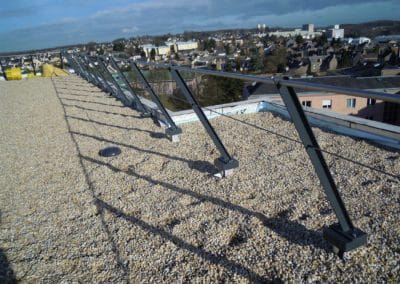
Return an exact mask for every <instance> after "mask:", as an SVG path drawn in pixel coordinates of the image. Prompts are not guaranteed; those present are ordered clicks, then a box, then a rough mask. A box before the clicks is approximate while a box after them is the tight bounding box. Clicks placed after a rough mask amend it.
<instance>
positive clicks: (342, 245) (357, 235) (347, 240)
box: [323, 224, 367, 257]
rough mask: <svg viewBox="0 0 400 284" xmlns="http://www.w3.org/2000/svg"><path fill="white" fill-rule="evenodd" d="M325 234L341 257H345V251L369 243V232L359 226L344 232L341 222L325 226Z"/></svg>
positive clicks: (325, 237)
mask: <svg viewBox="0 0 400 284" xmlns="http://www.w3.org/2000/svg"><path fill="white" fill-rule="evenodd" d="M323 236H324V239H326V240H327V241H328V242H329V243H330V244H331V245H332V246H333V248H334V251H335V253H337V254H338V255H339V257H343V254H344V253H345V252H347V251H350V250H353V249H356V248H358V247H360V246H362V245H365V244H366V243H367V233H365V232H363V231H361V230H360V229H357V228H354V229H353V230H350V231H348V232H344V231H343V230H342V228H341V227H340V225H339V224H333V225H331V226H329V227H328V228H324V233H323Z"/></svg>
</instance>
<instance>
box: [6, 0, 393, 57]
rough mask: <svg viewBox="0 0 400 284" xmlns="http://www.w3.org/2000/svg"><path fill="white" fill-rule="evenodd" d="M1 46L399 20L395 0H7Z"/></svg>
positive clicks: (25, 47)
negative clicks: (311, 24) (261, 26)
mask: <svg viewBox="0 0 400 284" xmlns="http://www.w3.org/2000/svg"><path fill="white" fill-rule="evenodd" d="M1 2H2V3H1V4H0V52H6V51H20V50H28V49H34V48H46V47H52V46H59V45H65V44H74V43H85V42H89V41H108V40H112V39H115V38H119V37H133V36H138V35H144V34H152V35H153V34H164V33H168V32H170V33H179V32H183V31H185V30H213V29H220V28H241V27H244V28H247V27H255V26H256V25H257V24H258V23H265V24H266V25H267V26H285V27H295V26H301V25H302V24H304V23H314V24H316V25H317V26H318V25H323V26H325V25H331V24H335V23H357V22H363V21H370V20H378V19H392V20H399V19H400V17H399V15H400V12H399V11H400V1H399V0H387V1H386V0H381V1H377V0H318V1H314V0H219V1H216V0H215V1H213V0H168V1H167V0H112V1H111V0H34V1H32V0H30V1H25V0H10V1H5V0H4V1H1Z"/></svg>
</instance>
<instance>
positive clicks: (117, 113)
mask: <svg viewBox="0 0 400 284" xmlns="http://www.w3.org/2000/svg"><path fill="white" fill-rule="evenodd" d="M60 99H61V98H60ZM63 106H65V107H75V108H78V109H81V110H88V111H93V112H99V113H104V114H112V115H119V116H122V117H132V118H139V119H142V118H143V117H141V116H138V115H130V114H123V113H119V112H110V111H106V110H98V109H93V108H87V107H82V106H79V105H69V104H65V103H63Z"/></svg>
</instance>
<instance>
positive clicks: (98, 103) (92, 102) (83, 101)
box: [61, 98, 125, 108]
mask: <svg viewBox="0 0 400 284" xmlns="http://www.w3.org/2000/svg"><path fill="white" fill-rule="evenodd" d="M61 99H62V100H66V101H72V102H82V103H89V104H96V105H102V106H109V107H119V108H125V107H124V106H121V105H114V104H106V103H100V102H94V101H86V100H79V99H68V98H61Z"/></svg>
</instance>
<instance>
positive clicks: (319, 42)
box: [315, 34, 328, 46]
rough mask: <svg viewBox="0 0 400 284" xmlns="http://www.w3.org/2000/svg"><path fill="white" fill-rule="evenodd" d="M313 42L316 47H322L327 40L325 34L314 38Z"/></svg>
mask: <svg viewBox="0 0 400 284" xmlns="http://www.w3.org/2000/svg"><path fill="white" fill-rule="evenodd" d="M315 42H316V43H317V45H318V46H324V45H325V44H326V43H327V42H328V38H327V37H326V35H325V34H322V35H321V36H319V37H316V38H315Z"/></svg>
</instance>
